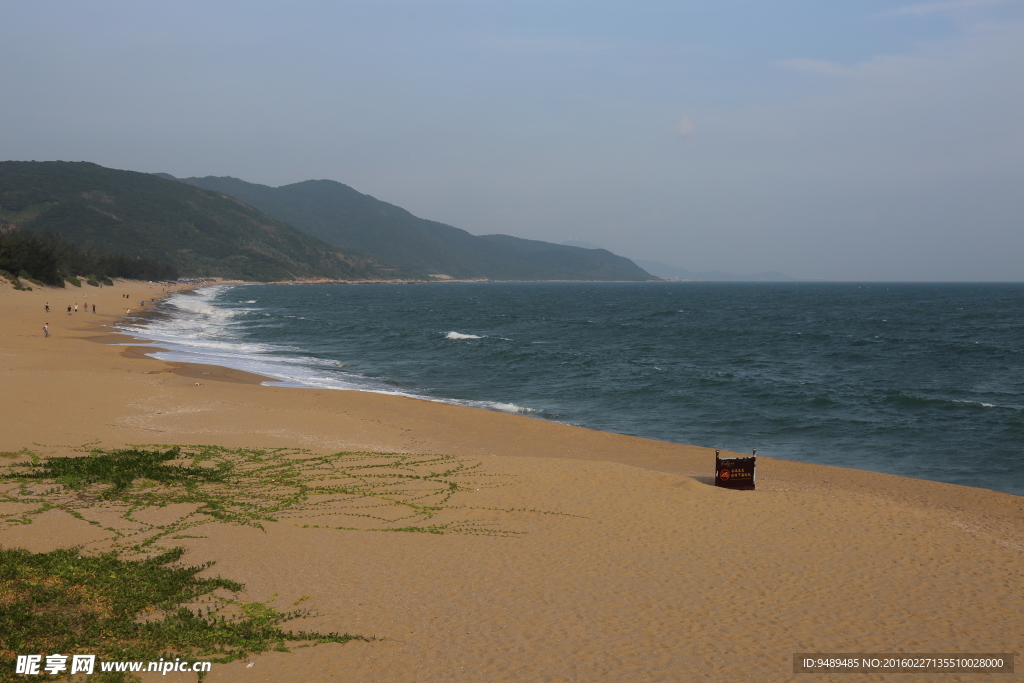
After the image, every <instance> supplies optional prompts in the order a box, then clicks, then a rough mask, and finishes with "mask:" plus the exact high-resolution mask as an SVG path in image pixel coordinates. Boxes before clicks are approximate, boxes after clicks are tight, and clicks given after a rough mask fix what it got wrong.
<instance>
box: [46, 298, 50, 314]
mask: <svg viewBox="0 0 1024 683" xmlns="http://www.w3.org/2000/svg"><path fill="white" fill-rule="evenodd" d="M46 312H47V313H49V312H50V302H49V301H47V302H46Z"/></svg>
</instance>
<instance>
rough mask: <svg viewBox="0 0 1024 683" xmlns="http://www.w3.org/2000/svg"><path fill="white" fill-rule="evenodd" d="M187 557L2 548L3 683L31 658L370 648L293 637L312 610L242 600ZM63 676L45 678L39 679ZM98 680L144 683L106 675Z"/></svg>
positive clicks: (217, 656)
mask: <svg viewBox="0 0 1024 683" xmlns="http://www.w3.org/2000/svg"><path fill="white" fill-rule="evenodd" d="M183 552H184V550H183V549H181V548H176V549H172V550H170V551H168V552H165V553H162V554H159V555H156V556H154V557H150V558H147V559H141V560H128V559H124V558H122V557H120V556H119V555H118V553H116V552H108V553H102V554H99V555H85V554H82V553H81V551H80V549H77V548H72V549H61V550H54V551H51V552H47V553H32V552H29V551H27V550H19V549H7V548H0V681H15V680H24V677H23V676H19V675H17V674H15V673H14V672H15V658H16V657H17V656H18V655H24V654H25V653H43V654H44V655H48V654H51V653H61V655H64V656H66V657H68V658H69V659H70V658H71V656H73V655H76V654H83V655H95V656H96V657H97V660H99V661H111V660H113V661H122V662H123V661H142V662H151V661H157V660H158V659H160V658H163V659H165V660H172V659H174V658H175V657H179V658H182V659H203V660H206V661H210V662H215V663H227V662H231V661H234V660H236V659H239V658H243V657H246V656H248V655H250V654H258V653H262V652H267V651H268V650H271V649H275V650H285V651H287V649H288V648H287V645H286V644H287V643H302V644H316V643H345V642H348V641H350V640H356V639H358V640H366V638H363V637H362V636H355V635H351V634H348V633H344V634H338V633H319V632H312V631H284V630H283V629H282V628H281V625H282V624H283V623H284V622H287V621H289V620H292V619H295V618H298V617H302V616H307V615H308V612H306V611H303V610H290V611H285V612H280V611H278V610H277V609H275V608H274V607H272V606H271V605H270V604H269V602H270V601H268V602H265V603H244V602H240V601H239V600H238V599H237V593H238V592H240V591H241V590H242V589H243V588H244V586H243V585H242V584H240V583H238V582H236V581H232V580H230V579H225V578H222V577H219V576H218V577H215V578H203V577H200V576H199V574H200V573H201V572H203V571H204V570H206V569H208V568H209V567H210V566H211V565H212V564H213V563H206V564H202V565H198V566H193V567H187V566H182V565H180V564H179V563H178V560H179V559H180V558H181V556H182V553H183ZM204 675H205V674H204V673H200V674H199V680H202V679H203V677H204ZM63 677H64V676H55V675H54V676H51V675H47V674H45V673H44V674H43V675H40V676H33V679H35V680H58V679H59V678H63ZM88 680H96V681H104V682H114V681H131V680H138V678H137V677H135V676H133V675H132V674H131V673H127V672H116V671H110V672H103V671H100V670H99V667H97V670H96V672H95V677H94V676H93V675H90V676H88Z"/></svg>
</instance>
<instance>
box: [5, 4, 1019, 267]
mask: <svg viewBox="0 0 1024 683" xmlns="http://www.w3.org/2000/svg"><path fill="white" fill-rule="evenodd" d="M0 93H2V95H0V159H19V160H53V159H62V160H73V161H81V160H84V161H92V162H95V163H98V164H101V165H104V166H109V167H113V168H121V169H129V170H135V171H144V172H166V173H171V174H173V175H175V176H178V177H187V176H206V175H217V176H223V175H230V176H234V177H236V178H242V179H243V180H247V181H250V182H256V183H263V184H267V185H272V186H278V185H284V184H289V183H293V182H298V181H302V180H307V179H322V178H326V179H332V180H337V181H339V182H342V183H345V184H347V185H350V186H352V187H354V188H355V189H357V190H359V191H360V192H364V193H367V194H370V195H373V196H374V197H377V198H378V199H381V200H384V201H387V202H391V203H392V204H397V205H398V206H401V207H404V208H406V209H408V210H409V211H411V212H412V213H414V214H416V215H418V216H421V217H424V218H430V219H433V220H438V221H442V222H445V223H449V224H451V225H455V226H457V227H460V228H464V229H466V230H468V231H469V232H471V233H474V234H491V233H505V234H509V235H516V236H519V237H525V238H530V239H541V240H547V241H551V242H563V241H566V240H570V239H575V240H581V241H584V242H588V243H592V244H597V245H600V246H603V247H605V248H607V249H610V250H612V251H614V252H616V253H618V254H622V255H624V256H628V257H631V258H637V259H646V260H658V261H662V262H665V263H668V264H670V265H673V266H676V267H680V268H686V269H689V270H695V271H701V270H723V271H727V272H732V273H744V274H746V273H756V272H760V271H767V270H775V271H781V272H784V273H787V274H789V275H791V276H794V277H798V278H807V279H826V280H888V281H898V280H925V281H936V280H954V281H956V280H961V281H962V280H967V281H1024V0H939V1H938V2H924V3H917V4H914V3H913V2H909V3H907V2H900V1H899V0H892V1H889V0H861V1H860V2H827V3H822V2H811V1H809V0H807V1H800V0H772V1H771V2H764V1H753V0H749V1H738V0H709V1H707V2H705V1H703V0H702V1H699V2H687V1H686V0H674V1H671V2H662V1H660V0H657V1H651V2H642V3H637V2H628V3H627V2H606V1H603V0H588V1H587V2H562V1H560V0H544V1H543V2H534V1H533V0H516V1H514V2H503V1H494V2H486V1H483V0H472V1H470V0H465V1H450V2H449V1H444V0H438V1H427V0H422V1H419V0H352V1H348V2H346V1H336V2H294V1H293V2H288V3H285V2H274V3H267V2H259V1H256V0H249V1H247V2H215V3H209V2H188V1H182V0H175V1H174V2H137V1H131V2H129V1H123V2H109V1H104V0H91V1H90V2H87V3H85V2H78V1H74V2H57V1H48V0H31V1H22V0H5V1H4V2H3V3H0Z"/></svg>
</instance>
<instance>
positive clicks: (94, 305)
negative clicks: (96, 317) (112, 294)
mask: <svg viewBox="0 0 1024 683" xmlns="http://www.w3.org/2000/svg"><path fill="white" fill-rule="evenodd" d="M92 312H93V313H95V312H96V304H93V305H92Z"/></svg>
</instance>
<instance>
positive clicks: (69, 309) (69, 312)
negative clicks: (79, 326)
mask: <svg viewBox="0 0 1024 683" xmlns="http://www.w3.org/2000/svg"><path fill="white" fill-rule="evenodd" d="M68 315H71V304H68Z"/></svg>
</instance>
